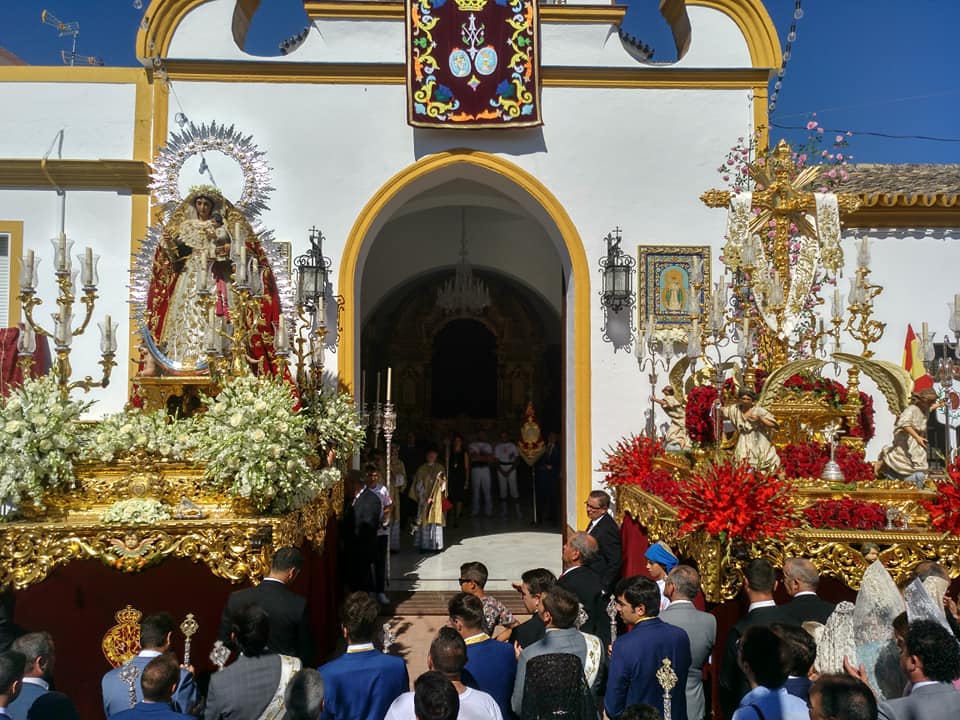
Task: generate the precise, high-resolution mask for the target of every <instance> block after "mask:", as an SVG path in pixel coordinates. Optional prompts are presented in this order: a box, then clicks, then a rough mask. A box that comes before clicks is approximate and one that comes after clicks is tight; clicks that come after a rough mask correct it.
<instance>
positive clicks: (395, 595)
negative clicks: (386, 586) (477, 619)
mask: <svg viewBox="0 0 960 720" xmlns="http://www.w3.org/2000/svg"><path fill="white" fill-rule="evenodd" d="M490 594H491V595H493V597H495V598H497V600H499V601H500V602H502V603H503V604H504V605H506V607H507V609H508V610H509V611H510V612H512V613H513V614H514V615H516V616H518V617H523V618H525V617H526V616H527V615H528V614H529V613H527V611H526V608H524V606H523V602H522V600H521V598H520V593H518V592H515V591H513V590H500V591H497V592H495V593H490ZM454 595H456V593H455V592H453V591H451V590H417V591H415V592H406V591H396V592H388V593H387V597H389V598H390V601H391V602H390V606H389V607H388V608H385V609H384V615H387V614H390V615H403V616H407V617H426V616H440V617H446V616H447V603H449V602H450V598H452V597H453V596H454Z"/></svg>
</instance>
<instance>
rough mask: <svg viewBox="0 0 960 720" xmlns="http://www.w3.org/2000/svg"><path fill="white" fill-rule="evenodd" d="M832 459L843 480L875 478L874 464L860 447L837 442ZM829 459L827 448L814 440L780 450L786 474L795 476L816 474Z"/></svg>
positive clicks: (812, 476)
mask: <svg viewBox="0 0 960 720" xmlns="http://www.w3.org/2000/svg"><path fill="white" fill-rule="evenodd" d="M834 457H835V459H836V461H837V464H838V465H839V466H840V469H841V470H843V477H844V479H845V481H846V482H868V481H871V480H875V479H876V475H875V473H874V471H873V465H871V464H870V463H868V462H867V461H866V460H865V459H864V456H863V452H862V451H858V450H854V449H853V448H849V447H847V446H846V445H838V446H837V449H836V453H835V456H834ZM829 459H830V448H829V447H828V446H827V445H823V444H821V443H816V442H802V443H793V444H790V445H787V446H786V447H784V448H783V449H782V450H780V462H781V463H782V465H783V471H784V474H786V476H787V477H788V478H789V479H791V480H795V479H797V478H819V477H820V476H821V475H822V474H823V468H824V466H825V465H826V464H827V461H828V460H829Z"/></svg>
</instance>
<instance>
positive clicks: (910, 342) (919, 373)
mask: <svg viewBox="0 0 960 720" xmlns="http://www.w3.org/2000/svg"><path fill="white" fill-rule="evenodd" d="M901 365H903V367H904V369H905V370H906V371H907V372H908V373H910V377H912V378H913V389H914V390H916V391H919V390H923V389H924V388H929V387H933V378H932V377H930V376H929V375H927V371H926V369H925V368H924V367H923V356H922V355H921V354H920V341H919V340H918V339H917V336H916V334H915V333H914V332H913V326H912V325H907V339H906V342H904V344H903V361H902V362H901Z"/></svg>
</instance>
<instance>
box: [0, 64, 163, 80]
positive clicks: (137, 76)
mask: <svg viewBox="0 0 960 720" xmlns="http://www.w3.org/2000/svg"><path fill="white" fill-rule="evenodd" d="M146 72H147V71H146V70H144V69H143V68H140V67H86V66H84V67H48V66H44V65H3V66H0V82H4V83H8V82H32V83H99V84H116V85H124V84H135V83H139V82H141V81H143V80H145V79H146Z"/></svg>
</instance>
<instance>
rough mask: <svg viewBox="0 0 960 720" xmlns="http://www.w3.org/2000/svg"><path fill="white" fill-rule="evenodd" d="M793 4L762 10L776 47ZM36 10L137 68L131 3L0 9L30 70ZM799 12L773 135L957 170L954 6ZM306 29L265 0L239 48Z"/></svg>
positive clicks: (644, 23) (49, 55) (917, 0)
mask: <svg viewBox="0 0 960 720" xmlns="http://www.w3.org/2000/svg"><path fill="white" fill-rule="evenodd" d="M795 1H796V0H766V2H765V4H766V6H767V9H768V11H769V12H770V14H771V17H772V18H773V20H774V23H775V25H776V27H777V30H778V32H779V33H780V38H781V43H782V42H784V41H785V39H786V36H787V31H788V29H789V27H790V23H791V20H792V18H793V13H794V4H795ZM148 2H149V0H143V5H144V6H146V5H147V4H148ZM628 4H630V6H631V7H630V10H629V12H628V13H627V19H626V21H625V23H624V29H625V30H627V32H629V33H631V34H632V35H635V36H636V37H639V38H640V39H641V40H643V41H644V42H646V43H647V44H649V45H651V46H653V47H654V49H655V55H654V60H657V61H670V60H671V59H675V53H674V52H673V47H672V40H671V38H670V33H669V29H668V28H667V26H666V24H665V23H664V21H663V20H662V18H661V17H660V14H659V12H658V10H657V6H658V4H659V3H658V0H633V2H630V3H628ZM44 9H47V10H49V11H50V12H52V13H53V14H54V15H56V16H57V17H58V18H59V19H60V20H62V21H64V22H69V21H77V22H79V23H80V37H79V42H78V47H77V50H78V54H80V55H84V56H85V55H95V56H98V57H101V58H103V60H104V61H105V63H106V64H107V65H133V64H136V59H135V57H134V51H133V47H134V39H135V37H136V31H137V26H138V25H139V23H140V19H141V17H142V16H143V12H144V11H143V9H137V8H136V7H135V2H134V0H0V45H2V46H3V47H6V48H7V49H8V50H11V51H12V52H14V53H16V54H17V55H19V56H20V57H22V58H23V59H24V60H26V61H27V62H29V63H31V64H34V65H58V64H60V50H61V49H66V50H69V48H70V45H69V39H67V38H63V39H61V38H58V37H57V31H56V30H55V29H54V28H52V27H49V26H45V25H43V24H41V22H40V14H41V12H42V11H43V10H44ZM802 9H803V17H802V18H801V19H800V20H798V21H797V39H796V41H795V42H794V43H793V48H792V56H791V59H790V61H789V63H788V65H787V71H786V76H785V78H784V83H783V88H782V90H781V92H780V97H779V100H778V102H777V107H776V110H775V111H774V112H773V113H772V114H771V122H772V124H773V125H774V127H773V128H772V134H773V136H774V137H781V136H786V137H787V139H788V140H791V141H793V142H796V141H802V140H803V139H804V138H805V136H806V132H805V131H790V130H786V129H780V128H778V127H776V125H782V126H796V127H802V126H803V125H805V123H806V121H807V117H808V115H809V114H810V113H811V112H816V113H817V118H818V120H819V121H820V122H821V124H822V125H823V126H824V127H825V128H827V130H828V131H833V130H836V131H846V130H852V131H853V132H854V136H853V137H852V138H851V140H850V147H849V151H850V152H852V153H853V154H854V159H855V161H857V162H933V163H946V162H952V163H960V121H958V117H960V59H958V56H957V53H956V51H951V50H950V48H951V47H953V46H954V45H955V42H956V39H955V35H956V29H957V28H958V27H960V2H957V1H956V0H841V1H838V0H802ZM306 24H307V18H306V14H305V13H304V11H303V3H302V0H264V1H263V3H262V5H261V9H260V11H259V12H258V13H257V16H256V17H255V18H254V22H253V26H252V28H251V31H250V35H249V38H248V48H247V49H248V51H250V52H252V53H254V54H260V55H272V54H276V52H277V45H278V43H279V42H280V41H281V40H283V39H284V38H286V37H289V36H291V35H294V34H296V33H298V32H299V31H300V30H302V29H303V27H304V26H305V25H306ZM772 84H773V83H772V82H771V88H772ZM871 132H872V133H877V134H878V135H881V136H882V135H888V136H889V135H906V136H930V137H937V138H945V139H950V138H952V139H954V140H955V141H954V142H945V141H926V140H920V139H917V138H907V139H895V138H891V137H879V136H872V135H869V134H867V133H871ZM831 134H832V133H831ZM718 159H722V157H721V158H718Z"/></svg>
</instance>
